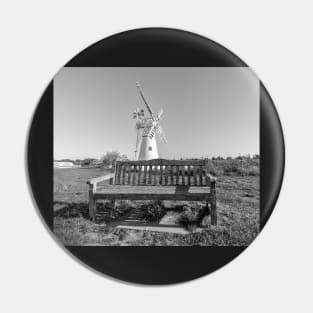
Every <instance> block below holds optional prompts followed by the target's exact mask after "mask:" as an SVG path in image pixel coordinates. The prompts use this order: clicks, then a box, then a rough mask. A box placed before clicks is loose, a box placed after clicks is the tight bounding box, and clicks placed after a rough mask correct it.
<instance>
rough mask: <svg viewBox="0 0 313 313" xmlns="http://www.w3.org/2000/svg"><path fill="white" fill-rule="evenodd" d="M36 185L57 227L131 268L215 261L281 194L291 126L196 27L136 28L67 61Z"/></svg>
mask: <svg viewBox="0 0 313 313" xmlns="http://www.w3.org/2000/svg"><path fill="white" fill-rule="evenodd" d="M28 140H29V141H28V170H29V179H30V183H31V187H32V190H33V194H34V198H35V200H36V203H37V206H38V208H39V211H40V214H41V215H42V217H43V219H44V221H45V223H46V224H47V226H48V227H49V229H50V230H51V232H52V233H53V236H54V237H55V238H56V240H57V241H58V242H59V243H60V244H61V245H62V246H64V248H65V249H66V250H67V251H69V253H70V254H71V255H74V256H75V258H78V259H79V260H80V261H82V262H83V263H84V264H86V265H87V267H89V268H92V269H94V270H95V271H97V272H100V273H103V274H105V275H109V276H111V277H114V278H118V279H120V280H124V281H128V282H134V283H143V284H171V283H178V282H184V281H188V280H191V279H194V278H197V277H200V276H202V275H205V274H208V273H210V272H212V271H214V270H216V269H218V268H220V267H222V266H223V265H225V264H226V263H228V262H229V261H231V260H232V259H233V258H235V257H236V256H237V255H238V254H240V253H241V252H242V251H243V250H244V249H245V248H246V247H247V246H249V245H250V244H251V243H252V241H253V240H254V239H255V238H256V237H257V236H258V234H259V232H260V231H261V229H262V228H263V226H264V224H265V223H266V221H267V219H268V218H269V216H270V214H271V212H272V210H273V207H274V205H275V202H276V199H277V197H278V194H279V190H280V186H281V181H282V177H283V170H284V142H283V135H282V130H281V126H280V122H279V119H278V115H277V112H276V109H275V107H274V104H273V102H272V100H271V98H270V97H269V95H268V93H267V91H266V90H265V88H264V86H263V85H262V83H261V82H260V80H259V79H258V77H257V76H256V75H255V74H254V72H253V71H252V70H251V69H250V68H249V67H248V66H247V65H246V64H245V63H243V62H242V61H241V60H240V59H239V58H238V57H236V56H235V55H234V54H233V53H231V52H230V51H229V50H227V49H226V48H224V47H222V46H221V45H219V44H217V43H216V42H213V41H211V40H209V39H206V38H204V37H201V36H199V35H196V34H192V33H189V32H185V31H180V30H174V29H162V28H148V29H138V30H132V31H128V32H124V33H120V34H117V35H114V36H112V37H109V38H106V39H104V40H102V41H99V42H97V43H96V44H94V45H92V46H90V47H89V48H87V49H85V50H83V51H82V52H81V53H80V54H78V55H77V56H75V57H74V58H73V59H72V60H71V61H69V62H68V64H66V65H65V66H64V67H63V68H61V69H60V70H59V71H58V72H57V74H56V75H55V77H54V78H53V80H52V81H51V83H50V84H49V86H48V87H47V89H46V91H45V92H44V94H43V96H42V98H41V100H40V102H39V104H38V107H37V109H36V112H35V114H34V117H33V121H32V124H31V129H30V134H29V139H28Z"/></svg>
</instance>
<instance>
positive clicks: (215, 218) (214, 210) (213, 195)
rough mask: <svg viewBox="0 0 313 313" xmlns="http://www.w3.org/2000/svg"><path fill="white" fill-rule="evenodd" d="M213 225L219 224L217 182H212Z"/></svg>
mask: <svg viewBox="0 0 313 313" xmlns="http://www.w3.org/2000/svg"><path fill="white" fill-rule="evenodd" d="M211 195H212V198H211V225H217V208H216V189H215V182H212V184H211Z"/></svg>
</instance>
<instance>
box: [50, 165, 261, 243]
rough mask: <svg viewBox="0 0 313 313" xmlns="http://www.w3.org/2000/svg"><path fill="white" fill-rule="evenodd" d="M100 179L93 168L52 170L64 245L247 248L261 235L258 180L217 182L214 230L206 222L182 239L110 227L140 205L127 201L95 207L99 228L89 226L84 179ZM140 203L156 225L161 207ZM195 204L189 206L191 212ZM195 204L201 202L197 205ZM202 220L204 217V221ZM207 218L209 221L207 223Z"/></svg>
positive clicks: (98, 171) (174, 205) (175, 207)
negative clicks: (215, 223)
mask: <svg viewBox="0 0 313 313" xmlns="http://www.w3.org/2000/svg"><path fill="white" fill-rule="evenodd" d="M104 174H105V173H104V171H103V170H101V169H96V168H93V169H79V168H77V169H55V170H54V206H53V209H54V233H55V234H56V236H57V237H58V238H59V239H60V240H61V241H62V242H63V243H64V244H65V245H114V246H115V245H116V246H117V245H136V246H164V245H166V246H167V245H171V246H172V245H174V246H190V245H201V246H202V245H203V246H208V245H214V246H215V245H216V246H228V245H231V246H247V245H249V244H250V243H251V242H252V241H253V240H254V238H255V237H256V236H257V234H258V232H259V196H260V195H259V177H258V176H239V175H238V176H234V175H232V176H225V175H224V176H221V177H219V178H218V180H217V185H216V187H217V210H218V225H217V226H214V227H212V226H211V225H210V223H206V225H205V226H207V227H206V228H204V229H203V230H202V231H201V232H191V233H189V234H187V235H181V234H169V233H158V232H149V231H141V230H140V231H139V230H129V229H117V228H114V225H115V224H114V223H115V222H116V223H118V222H117V221H118V220H119V219H120V218H121V217H122V216H123V215H125V214H127V212H129V210H131V208H133V207H136V206H137V205H138V203H135V202H131V201H118V202H117V204H116V207H115V208H114V207H113V206H112V205H111V203H110V202H103V203H99V206H98V211H99V213H100V214H99V215H100V218H98V220H97V223H93V222H91V221H89V219H88V205H87V204H88V189H87V185H86V180H87V179H89V178H91V177H97V176H101V175H104ZM140 204H141V206H142V207H145V206H146V211H145V212H146V213H145V218H146V220H148V221H149V220H158V219H159V218H160V217H161V215H162V214H164V208H163V207H162V206H161V207H159V206H157V207H154V206H151V202H150V204H149V203H143V202H142V203H140ZM178 204H179V205H178ZM188 205H189V207H190V204H189V203H188V202H183V203H181V202H179V203H178V202H177V203H176V202H167V201H166V206H167V209H169V210H171V209H173V210H182V209H183V207H184V206H185V207H186V206H188ZM195 205H196V203H194V204H193V203H191V207H193V206H195ZM197 205H204V203H201V202H198V204H197ZM183 210H184V209H183ZM185 211H186V212H187V211H188V210H185ZM190 212H192V213H190ZM197 212H198V213H197ZM188 214H189V215H188ZM197 214H198V215H197ZM193 215H194V216H196V217H195V218H194V221H193V222H192V223H190V225H194V224H196V225H199V223H200V220H201V218H200V217H199V216H200V215H199V210H192V209H191V211H189V213H185V215H183V216H185V220H186V221H190V220H192V218H191V219H189V218H188V217H192V216H193ZM186 216H187V217H186ZM206 217H207V215H204V217H203V216H202V220H203V219H205V218H206ZM206 219H207V222H209V221H210V218H206ZM200 224H201V223H200ZM186 227H190V228H191V230H194V226H188V223H187V225H186Z"/></svg>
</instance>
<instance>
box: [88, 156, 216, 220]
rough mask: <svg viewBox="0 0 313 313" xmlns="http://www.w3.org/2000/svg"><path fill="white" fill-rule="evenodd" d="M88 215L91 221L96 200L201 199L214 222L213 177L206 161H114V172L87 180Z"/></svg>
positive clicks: (214, 198)
mask: <svg viewBox="0 0 313 313" xmlns="http://www.w3.org/2000/svg"><path fill="white" fill-rule="evenodd" d="M87 183H88V184H89V215H90V217H91V218H92V219H93V220H94V219H95V215H96V201H97V200H98V199H111V200H118V199H127V200H184V201H205V202H206V205H207V206H209V205H210V212H211V224H212V225H216V224H217V210H216V190H215V183H216V180H215V178H214V177H212V176H211V175H209V174H208V172H207V160H164V159H154V160H148V161H117V162H116V163H115V166H114V172H113V173H110V174H107V175H105V176H102V177H98V178H93V179H90V180H89V181H88V182H87Z"/></svg>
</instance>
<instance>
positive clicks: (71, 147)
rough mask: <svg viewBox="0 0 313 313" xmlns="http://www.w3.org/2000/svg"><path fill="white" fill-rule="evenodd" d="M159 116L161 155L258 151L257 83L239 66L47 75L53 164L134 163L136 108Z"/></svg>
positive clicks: (63, 71) (85, 70) (70, 71)
mask: <svg viewBox="0 0 313 313" xmlns="http://www.w3.org/2000/svg"><path fill="white" fill-rule="evenodd" d="M136 81H138V82H139V83H140V85H141V87H142V89H143V92H144V94H145V97H146V99H147V101H148V103H149V104H150V105H151V107H152V109H153V111H154V112H155V113H157V112H158V111H159V110H160V109H161V108H163V111H164V117H163V119H162V122H161V125H162V128H163V130H164V132H165V135H166V138H167V141H168V143H167V144H164V143H163V141H161V140H160V139H159V138H157V143H158V150H159V157H160V158H167V159H171V158H188V157H193V158H200V157H214V156H215V157H216V156H222V157H227V156H232V157H234V156H238V155H244V154H251V155H252V154H259V81H258V79H257V78H256V77H255V75H254V74H253V72H252V71H251V70H250V69H249V68H246V67H233V68H232V67H150V68H149V67H90V68H88V67H66V68H63V69H61V70H60V71H59V72H58V73H57V75H56V76H55V78H54V159H63V158H70V159H82V158H87V157H92V158H100V157H101V156H102V155H103V154H105V153H106V152H107V151H112V150H117V151H119V152H121V153H123V154H126V155H127V156H128V157H129V158H130V159H134V158H135V156H134V150H135V144H136V129H135V120H133V117H132V113H133V111H134V110H135V109H136V108H140V109H141V108H143V109H145V113H146V116H147V114H148V112H147V110H146V108H145V104H144V103H143V101H142V99H141V97H140V95H139V92H138V89H137V88H136Z"/></svg>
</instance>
